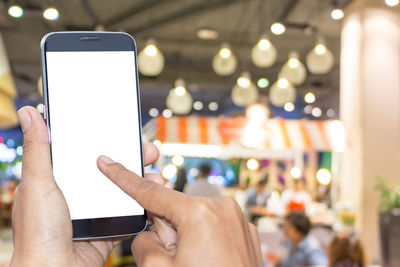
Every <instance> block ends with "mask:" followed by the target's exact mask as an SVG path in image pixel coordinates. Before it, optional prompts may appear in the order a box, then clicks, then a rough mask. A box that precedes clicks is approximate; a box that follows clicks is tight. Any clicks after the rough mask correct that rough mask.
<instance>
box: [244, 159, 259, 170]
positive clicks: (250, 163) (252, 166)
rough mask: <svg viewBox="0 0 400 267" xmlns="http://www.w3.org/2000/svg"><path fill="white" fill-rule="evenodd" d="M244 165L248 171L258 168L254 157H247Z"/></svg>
mask: <svg viewBox="0 0 400 267" xmlns="http://www.w3.org/2000/svg"><path fill="white" fill-rule="evenodd" d="M246 165H247V168H248V169H249V170H250V171H255V170H257V169H258V166H259V163H258V161H257V160H256V159H249V160H248V161H247V163H246Z"/></svg>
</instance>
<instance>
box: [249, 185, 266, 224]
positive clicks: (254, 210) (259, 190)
mask: <svg viewBox="0 0 400 267" xmlns="http://www.w3.org/2000/svg"><path fill="white" fill-rule="evenodd" d="M266 184H267V180H266V179H262V180H260V181H258V183H257V184H256V186H255V188H251V189H249V190H248V191H247V199H246V209H247V212H248V213H249V216H250V221H251V222H254V221H255V220H256V219H258V218H259V217H261V216H263V215H265V213H266V209H265V208H266V206H267V200H268V198H269V192H267V191H266V190H265V185H266Z"/></svg>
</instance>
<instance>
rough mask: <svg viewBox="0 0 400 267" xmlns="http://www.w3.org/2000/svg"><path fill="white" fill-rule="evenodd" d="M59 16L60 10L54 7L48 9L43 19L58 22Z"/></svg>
mask: <svg viewBox="0 0 400 267" xmlns="http://www.w3.org/2000/svg"><path fill="white" fill-rule="evenodd" d="M58 16H59V13H58V10H57V9H55V8H54V7H50V8H47V9H46V10H45V11H44V12H43V17H44V18H45V19H48V20H56V19H58Z"/></svg>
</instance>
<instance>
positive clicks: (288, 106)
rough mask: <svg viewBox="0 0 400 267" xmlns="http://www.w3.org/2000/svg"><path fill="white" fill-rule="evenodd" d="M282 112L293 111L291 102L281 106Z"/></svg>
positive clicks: (293, 107)
mask: <svg viewBox="0 0 400 267" xmlns="http://www.w3.org/2000/svg"><path fill="white" fill-rule="evenodd" d="M283 108H284V110H285V111H287V112H292V111H293V110H294V109H295V106H294V104H293V103H292V102H287V103H286V104H285V105H284V106H283Z"/></svg>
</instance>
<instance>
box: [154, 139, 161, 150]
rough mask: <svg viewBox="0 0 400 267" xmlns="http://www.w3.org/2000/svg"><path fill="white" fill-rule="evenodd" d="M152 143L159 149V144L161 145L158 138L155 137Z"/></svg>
mask: <svg viewBox="0 0 400 267" xmlns="http://www.w3.org/2000/svg"><path fill="white" fill-rule="evenodd" d="M153 144H154V145H155V146H156V147H157V148H158V149H160V148H161V146H162V143H161V141H160V140H157V139H156V140H154V141H153Z"/></svg>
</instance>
